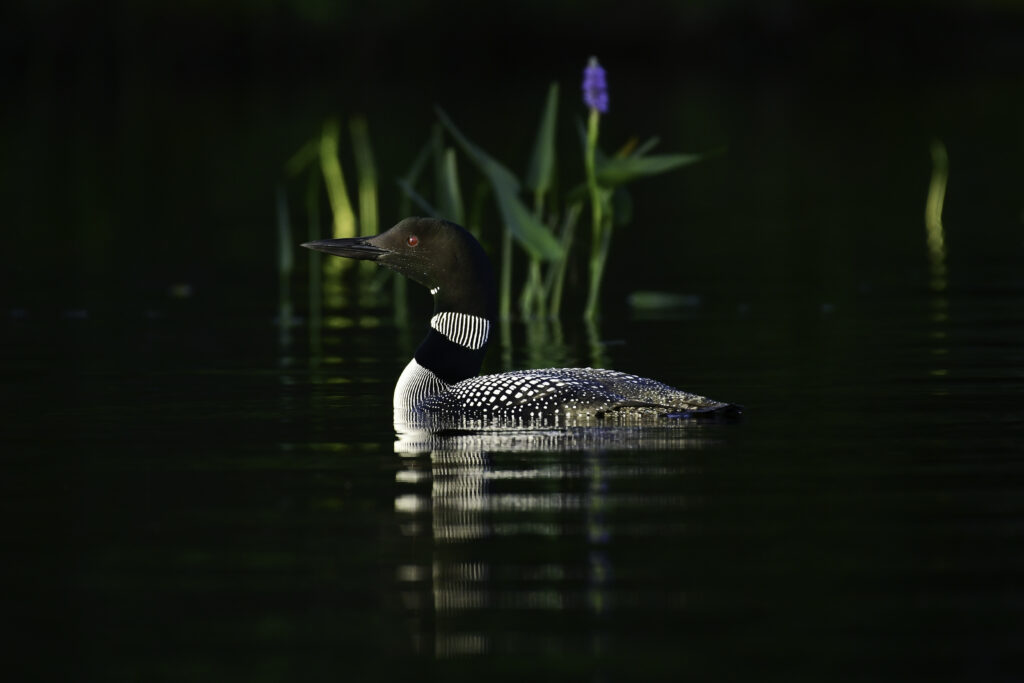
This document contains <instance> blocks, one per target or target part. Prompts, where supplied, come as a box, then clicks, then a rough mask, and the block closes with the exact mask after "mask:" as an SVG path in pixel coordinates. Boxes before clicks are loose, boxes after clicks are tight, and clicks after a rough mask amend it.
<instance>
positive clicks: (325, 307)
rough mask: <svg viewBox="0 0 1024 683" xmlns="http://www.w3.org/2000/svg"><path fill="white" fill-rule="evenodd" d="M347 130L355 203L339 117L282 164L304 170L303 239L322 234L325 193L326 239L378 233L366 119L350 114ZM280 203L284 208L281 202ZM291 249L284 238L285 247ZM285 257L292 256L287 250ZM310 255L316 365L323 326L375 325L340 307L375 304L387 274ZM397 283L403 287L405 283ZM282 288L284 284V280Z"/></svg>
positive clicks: (293, 173)
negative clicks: (350, 276) (355, 273)
mask: <svg viewBox="0 0 1024 683" xmlns="http://www.w3.org/2000/svg"><path fill="white" fill-rule="evenodd" d="M349 134H350V138H351V144H352V157H353V159H354V161H355V167H356V197H357V200H358V201H357V203H353V202H352V200H351V198H350V196H351V195H350V193H349V190H348V185H347V183H346V180H345V173H344V170H343V165H342V162H341V156H340V152H341V147H342V140H341V126H340V124H339V123H338V121H336V120H333V119H331V120H328V121H327V122H325V123H324V127H323V130H322V132H321V135H320V137H319V138H317V139H314V140H311V141H309V142H308V143H307V144H305V145H304V146H303V147H302V148H301V149H300V150H299V151H298V152H296V153H295V154H294V155H293V156H292V158H291V159H289V160H288V162H287V163H286V164H285V171H286V173H287V175H288V176H296V175H299V174H301V173H306V174H307V184H306V193H305V209H306V215H307V220H308V225H309V229H308V232H307V239H309V240H310V241H314V240H320V239H323V238H324V237H325V235H324V234H323V227H322V224H321V207H320V205H321V201H322V197H323V196H324V195H326V197H327V203H328V205H329V207H330V212H331V220H330V223H331V228H330V231H329V236H330V237H333V238H346V237H355V236H357V235H374V234H377V233H378V232H379V231H380V218H379V207H378V199H377V195H378V185H377V170H376V164H375V162H374V157H373V149H372V146H371V144H370V134H369V127H368V125H367V123H366V119H365V118H362V117H354V118H353V119H352V120H351V121H350V123H349ZM284 201H285V206H286V200H284ZM357 210H358V215H357V213H356V212H357ZM279 213H280V211H279ZM282 225H283V223H282ZM282 234H283V233H282ZM283 239H284V237H282V247H281V250H280V251H281V256H280V259H281V262H282V263H283V262H284V259H285V258H286V253H285V246H284V245H283ZM291 248H292V245H291V239H290V236H289V243H288V245H287V249H289V250H290V249H291ZM287 258H288V259H290V258H291V255H290V252H288V254H287ZM309 259H310V261H309V263H310V269H309V320H310V325H309V330H310V356H311V359H312V361H313V362H314V363H318V362H319V360H320V359H321V357H322V353H323V350H322V349H323V339H322V336H323V332H324V330H331V329H334V330H337V329H344V328H348V327H352V326H355V325H358V326H361V327H370V326H376V325H377V324H379V320H378V319H377V318H375V317H373V316H361V317H359V318H354V317H352V316H350V315H346V314H345V313H343V311H344V310H345V309H346V308H347V307H349V306H350V305H352V304H354V303H356V302H358V304H359V305H360V306H361V307H363V308H370V307H373V306H376V305H378V304H379V303H380V301H379V299H380V291H381V283H382V282H383V281H384V280H385V279H386V276H387V273H386V271H378V269H377V268H376V267H375V266H374V265H373V264H372V263H369V262H360V261H353V260H350V259H342V258H327V259H324V258H323V257H322V256H321V254H320V253H319V252H316V251H311V252H310V253H309ZM353 269H357V271H358V276H357V277H355V278H354V279H353V280H352V281H351V282H349V281H348V276H347V275H346V273H349V272H352V271H353ZM289 273H290V270H289ZM280 277H281V278H282V281H284V279H285V278H286V277H288V275H287V274H286V272H285V269H284V268H283V267H282V269H281V275H280ZM402 284H403V285H404V282H403V283H402ZM282 286H287V283H286V284H285V285H282ZM403 292H404V288H403ZM357 294H358V296H356V295H357ZM395 298H396V302H397V303H403V302H404V296H401V297H399V296H396V297H395ZM398 308H399V309H401V308H402V307H401V306H399V307H398ZM325 314H326V316H325ZM396 322H397V323H398V325H397V326H398V327H399V329H400V330H401V329H403V328H404V326H405V316H404V315H401V316H397V317H396Z"/></svg>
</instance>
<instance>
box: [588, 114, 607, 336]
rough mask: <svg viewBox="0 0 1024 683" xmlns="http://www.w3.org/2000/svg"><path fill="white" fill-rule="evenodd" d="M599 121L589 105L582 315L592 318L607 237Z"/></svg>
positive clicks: (595, 310)
mask: <svg viewBox="0 0 1024 683" xmlns="http://www.w3.org/2000/svg"><path fill="white" fill-rule="evenodd" d="M600 122H601V114H600V113H599V112H598V111H597V109H596V108H591V110H590V118H589V120H588V121H587V147H586V150H585V152H584V156H583V164H584V166H585V168H586V173H587V189H588V190H589V192H590V214H591V220H592V221H593V225H592V234H591V243H590V291H589V292H588V293H587V305H586V308H584V309H583V318H584V319H585V320H593V319H594V317H595V316H596V315H597V307H598V294H599V293H600V289H601V276H602V273H603V271H604V263H603V261H604V258H603V257H602V254H603V252H604V251H605V246H604V245H605V243H606V238H605V235H604V215H603V214H604V201H603V199H604V198H603V197H602V191H601V188H600V187H599V186H598V184H597V166H596V163H595V161H594V155H595V153H596V150H597V134H598V127H599V125H600Z"/></svg>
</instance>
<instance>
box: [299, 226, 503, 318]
mask: <svg viewBox="0 0 1024 683" xmlns="http://www.w3.org/2000/svg"><path fill="white" fill-rule="evenodd" d="M302 246H304V247H306V248H307V249H315V250H316V251H322V252H325V253H328V254H334V255H335V256H344V257H346V258H354V259H361V260H365V261H374V262H375V263H377V264H378V265H381V266H384V267H385V268H390V269H391V270H394V271H397V272H399V273H401V274H402V275H405V276H406V277H407V278H409V279H410V280H413V281H414V282H418V283H419V284H421V285H423V286H424V287H426V288H427V289H429V290H430V292H431V294H433V295H434V302H435V304H434V310H435V311H438V312H442V311H454V312H457V313H468V314H470V315H476V316H480V317H482V318H487V319H488V320H492V321H493V320H494V319H495V317H496V310H497V303H496V301H497V297H496V293H495V292H496V289H495V284H494V271H493V269H492V268H491V262H490V259H488V258H487V254H486V252H484V250H483V247H481V246H480V243H479V242H477V241H476V238H474V237H473V235H471V234H470V233H469V232H468V231H467V230H466V229H465V228H463V227H461V226H459V225H456V224H455V223H450V222H448V221H444V220H438V219H435V218H406V219H404V220H402V221H400V222H399V223H398V224H397V225H395V226H394V227H393V228H391V229H390V230H386V231H385V232H382V233H381V234H379V235H374V236H373V237H346V238H340V239H330V240H318V241H316V242H306V243H305V244H303V245H302Z"/></svg>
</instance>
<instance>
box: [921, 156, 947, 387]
mask: <svg viewBox="0 0 1024 683" xmlns="http://www.w3.org/2000/svg"><path fill="white" fill-rule="evenodd" d="M931 154H932V177H931V182H930V183H929V185H928V198H927V200H926V201H925V207H924V225H925V231H926V236H927V238H926V239H927V242H926V243H927V245H928V270H929V287H930V288H931V290H932V297H931V301H930V302H929V303H930V307H931V314H930V316H929V317H930V320H931V323H932V325H933V329H932V331H931V334H930V336H931V339H932V340H933V341H934V342H935V343H936V345H935V346H933V347H932V349H931V351H932V355H933V356H934V358H935V360H936V361H937V362H938V363H939V365H938V366H937V367H932V368H931V369H930V370H929V374H930V375H931V376H932V377H945V376H946V375H947V374H948V373H949V371H948V369H947V368H946V367H945V366H944V363H943V362H942V361H945V359H946V356H947V354H948V353H949V348H948V347H947V345H946V336H947V332H946V324H947V322H948V320H949V313H948V309H949V301H948V299H947V297H946V288H947V286H948V279H947V271H946V237H945V229H944V227H943V225H942V208H943V204H944V202H945V199H946V182H947V180H948V178H949V156H948V155H947V153H946V146H945V145H944V144H942V142H941V141H939V140H936V141H934V142H933V143H932V147H931ZM935 393H937V394H940V395H941V394H944V393H945V390H944V389H939V390H937V391H936V392H935Z"/></svg>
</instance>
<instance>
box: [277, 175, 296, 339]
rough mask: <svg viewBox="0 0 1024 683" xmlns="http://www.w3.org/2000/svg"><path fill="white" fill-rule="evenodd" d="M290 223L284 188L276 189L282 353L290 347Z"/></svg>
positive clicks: (291, 265)
mask: <svg viewBox="0 0 1024 683" xmlns="http://www.w3.org/2000/svg"><path fill="white" fill-rule="evenodd" d="M293 267H294V250H293V247H292V222H291V217H290V216H289V213H288V197H287V196H286V195H285V192H284V188H283V187H278V188H277V283H278V314H277V322H278V344H279V345H280V347H281V349H282V351H283V350H286V349H287V348H288V347H289V346H291V338H292V337H291V333H292V320H293V317H294V309H293V305H292V289H291V286H292V270H293Z"/></svg>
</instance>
